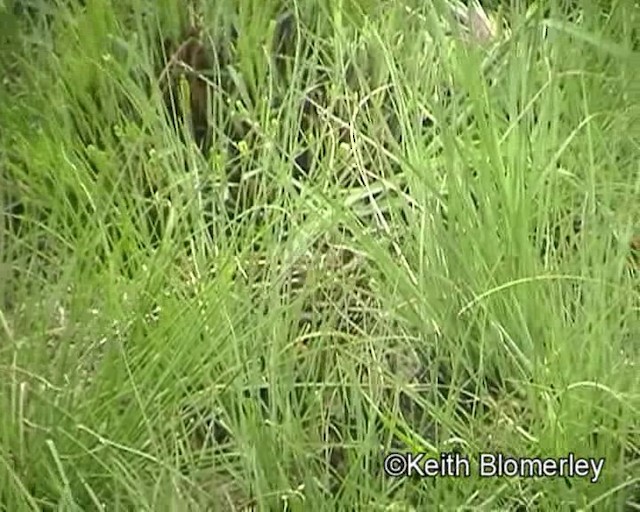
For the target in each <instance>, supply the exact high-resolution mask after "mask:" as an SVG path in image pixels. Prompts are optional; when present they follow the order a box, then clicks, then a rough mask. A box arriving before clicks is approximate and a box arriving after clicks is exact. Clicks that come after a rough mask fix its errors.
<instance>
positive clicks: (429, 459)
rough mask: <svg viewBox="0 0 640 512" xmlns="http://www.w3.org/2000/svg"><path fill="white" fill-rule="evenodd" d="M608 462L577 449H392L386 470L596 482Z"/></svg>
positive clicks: (427, 474) (398, 474) (389, 472)
mask: <svg viewBox="0 0 640 512" xmlns="http://www.w3.org/2000/svg"><path fill="white" fill-rule="evenodd" d="M604 464H605V459H604V458H595V457H578V456H576V455H575V454H573V453H568V454H567V455H566V456H564V457H555V458H539V457H515V456H511V455H505V454H502V453H480V454H478V457H477V460H471V459H470V458H469V457H468V456H466V455H463V454H459V453H442V454H440V456H438V457H434V456H432V455H428V454H426V453H389V454H387V455H386V456H385V458H384V471H385V473H386V474H387V475H388V476H391V477H411V476H415V477H419V478H433V477H451V478H468V477H470V476H471V475H472V471H475V474H476V475H478V476H480V477H484V478H500V477H507V478H513V477H519V478H563V477H565V478H588V479H589V481H590V482H591V483H594V484H595V483H597V482H598V480H599V479H600V477H601V475H602V470H603V468H604ZM474 466H475V469H474Z"/></svg>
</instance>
